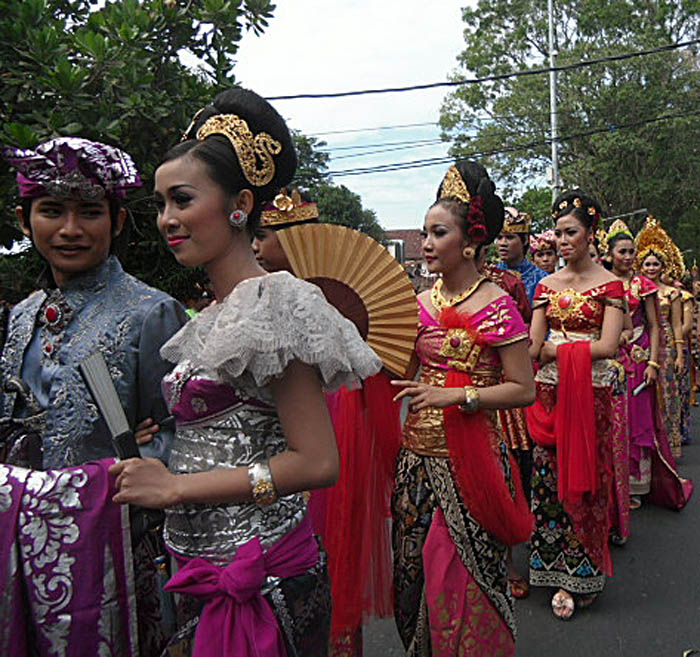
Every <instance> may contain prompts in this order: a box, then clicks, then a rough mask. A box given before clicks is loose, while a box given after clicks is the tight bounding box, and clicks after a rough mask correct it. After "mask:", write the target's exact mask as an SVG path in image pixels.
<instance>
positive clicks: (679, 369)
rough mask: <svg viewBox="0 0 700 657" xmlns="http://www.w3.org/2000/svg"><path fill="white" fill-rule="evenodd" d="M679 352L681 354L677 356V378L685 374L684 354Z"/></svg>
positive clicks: (675, 366) (675, 367)
mask: <svg viewBox="0 0 700 657" xmlns="http://www.w3.org/2000/svg"><path fill="white" fill-rule="evenodd" d="M678 351H679V353H678V355H677V356H676V362H675V363H674V369H675V370H676V376H680V375H681V374H682V373H683V352H682V351H681V350H680V349H679V350H678Z"/></svg>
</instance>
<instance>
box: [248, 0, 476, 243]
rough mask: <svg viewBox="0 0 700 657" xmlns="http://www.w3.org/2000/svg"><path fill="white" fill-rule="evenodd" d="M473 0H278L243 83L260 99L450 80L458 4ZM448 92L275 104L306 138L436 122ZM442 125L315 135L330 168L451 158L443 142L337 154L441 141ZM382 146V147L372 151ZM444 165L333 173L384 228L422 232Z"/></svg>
mask: <svg viewBox="0 0 700 657" xmlns="http://www.w3.org/2000/svg"><path fill="white" fill-rule="evenodd" d="M468 4H470V0H438V2H434V3H427V2H425V0H420V1H419V0H331V1H329V0H280V1H279V2H278V3H277V9H276V10H275V14H274V17H273V19H272V20H271V21H270V26H269V28H268V29H267V30H266V31H265V33H264V34H263V35H262V36H261V37H256V36H253V35H252V34H249V35H246V36H245V37H244V39H243V41H242V43H241V47H240V50H239V52H238V63H237V66H236V76H237V80H238V82H239V83H240V84H242V85H243V86H246V87H249V88H250V89H253V90H254V91H256V92H258V93H260V94H262V95H263V96H278V95H286V94H298V93H324V92H332V91H348V90H356V89H367V88H375V87H389V86H404V85H411V84H420V83H428V82H437V81H442V80H445V79H447V75H448V74H449V73H450V72H452V71H453V70H455V69H456V66H457V60H456V58H457V56H458V54H459V53H460V51H461V50H462V49H463V43H464V42H463V37H462V26H463V24H462V20H461V11H460V10H461V7H463V6H465V5H468ZM445 93H446V90H445V89H436V90H428V91H415V92H408V93H401V94H382V95H377V96H364V97H348V98H339V99H322V100H313V99H309V100H287V101H275V102H274V103H273V104H274V105H275V107H276V108H277V110H278V111H279V112H280V113H281V114H282V115H283V116H284V117H285V118H286V119H287V121H288V123H289V125H290V126H291V127H293V128H296V129H299V130H301V131H302V132H303V133H305V134H307V135H317V134H318V133H327V132H335V131H338V130H358V129H363V128H378V127H379V126H389V125H401V124H412V123H428V122H436V121H437V119H438V116H439V109H440V104H441V101H442V99H443V97H444V95H445ZM438 134H439V132H438V128H437V126H435V125H433V126H423V127H417V128H402V129H391V130H378V129H374V130H370V131H362V132H351V133H346V134H318V137H319V138H320V139H324V140H325V141H326V142H327V143H328V148H329V149H330V150H331V156H332V157H331V161H330V167H329V168H330V170H331V171H339V170H342V169H348V168H354V167H358V166H372V165H376V164H385V163H390V162H401V161H407V160H415V159H423V158H429V157H439V156H443V155H446V153H447V147H446V145H444V144H439V145H432V146H425V147H421V148H412V149H410V150H399V151H395V152H389V153H382V154H377V155H373V156H369V155H367V156H363V157H342V159H338V158H341V156H348V155H354V154H355V153H357V152H359V151H354V150H334V149H338V148H344V147H347V146H356V145H359V144H382V143H386V142H394V141H409V140H418V139H430V138H436V137H438ZM371 150H377V149H371ZM446 169H447V166H446V165H440V166H432V167H425V168H421V169H414V170H408V171H399V172H391V173H374V174H369V175H362V176H348V177H341V176H338V177H335V178H334V182H335V183H337V184H344V185H346V186H347V187H349V188H350V189H351V190H353V191H354V192H356V193H358V194H360V196H361V197H362V202H363V204H364V206H365V207H368V208H371V209H373V210H375V211H376V212H377V215H378V218H379V221H380V223H381V224H382V225H383V226H384V228H388V229H389V228H417V227H419V226H420V225H421V224H422V222H423V216H424V214H425V211H426V209H427V207H428V205H429V204H430V202H431V201H432V200H433V199H434V197H435V192H436V190H437V186H438V184H439V182H440V179H441V177H442V175H443V173H444V171H445V170H446Z"/></svg>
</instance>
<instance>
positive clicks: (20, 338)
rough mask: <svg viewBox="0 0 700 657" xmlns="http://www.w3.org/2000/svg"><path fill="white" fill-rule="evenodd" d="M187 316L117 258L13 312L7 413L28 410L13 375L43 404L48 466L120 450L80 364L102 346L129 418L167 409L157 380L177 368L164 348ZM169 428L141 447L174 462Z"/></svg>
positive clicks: (1, 364)
mask: <svg viewBox="0 0 700 657" xmlns="http://www.w3.org/2000/svg"><path fill="white" fill-rule="evenodd" d="M186 320H187V316H186V315H185V312H184V309H183V308H182V306H181V305H180V304H179V303H178V302H177V301H175V299H173V298H172V297H170V296H168V295H167V294H165V293H164V292H161V291H160V290H155V289H153V288H151V287H148V286H147V285H146V284H145V283H142V282H141V281H139V280H138V279H136V278H134V277H133V276H130V275H129V274H127V273H125V272H124V271H123V269H122V267H121V265H120V264H119V261H118V260H117V259H116V257H114V256H110V257H108V258H107V259H106V260H105V261H104V262H102V263H101V264H100V265H98V266H97V267H96V268H95V269H94V270H91V271H89V272H86V273H85V274H84V275H82V276H80V277H78V278H76V279H73V280H71V281H70V282H68V283H67V284H65V285H64V286H63V287H62V288H60V289H59V288H55V289H53V290H47V291H44V290H42V291H39V292H35V293H34V294H32V295H30V296H29V297H28V298H26V299H24V300H23V301H22V302H21V303H19V304H17V306H15V308H13V309H12V312H11V314H10V320H9V324H8V329H7V341H6V343H5V348H4V350H3V353H2V358H1V359H0V416H2V417H19V416H22V414H23V413H24V412H25V410H24V409H23V408H22V407H21V404H20V403H19V401H18V400H16V399H15V398H16V397H17V395H16V394H14V393H8V392H5V391H4V389H5V383H6V382H7V380H8V379H9V378H10V377H13V376H15V377H21V379H22V380H23V381H24V382H25V383H26V384H27V385H28V386H29V388H30V389H31V391H32V393H33V395H34V397H35V398H36V400H37V402H38V404H39V406H40V407H41V408H42V409H44V410H45V416H44V421H43V431H42V448H43V468H44V469H49V468H62V467H67V466H73V465H79V464H82V463H86V462H88V461H92V460H95V459H101V458H107V457H110V456H114V455H115V453H114V449H113V448H112V443H111V439H110V436H109V433H108V431H107V427H106V425H105V423H104V421H103V420H102V417H101V416H100V415H99V412H98V410H97V408H96V406H95V404H94V403H93V401H92V398H91V396H90V393H89V392H88V390H87V388H86V386H85V383H84V382H83V379H82V376H81V374H80V371H79V369H78V365H79V364H80V362H81V361H82V360H83V359H85V358H86V357H87V356H89V355H90V354H92V353H93V352H95V351H97V350H99V351H101V352H102V354H103V356H104V357H105V360H106V361H107V366H108V368H109V371H110V373H111V375H112V379H113V380H114V384H115V387H116V389H117V393H118V394H119V398H120V400H121V403H122V406H123V407H124V410H125V412H126V416H127V418H128V420H129V423H130V425H131V426H132V427H134V426H135V425H136V424H137V423H138V422H140V421H141V420H143V419H144V418H147V417H152V418H154V419H156V421H158V420H161V419H163V418H164V417H166V416H167V415H168V411H167V407H166V405H165V402H164V400H163V397H162V393H161V387H160V382H161V379H162V377H163V376H164V375H165V374H166V373H167V372H168V371H169V370H170V369H171V368H172V365H171V364H169V363H167V362H166V361H165V360H163V359H162V358H161V357H160V353H159V350H160V347H161V346H162V345H163V343H164V342H166V341H167V340H168V339H169V338H170V337H171V336H172V335H173V334H174V333H176V332H177V331H178V330H179V329H180V327H181V326H182V325H183V324H184V323H185V321H186ZM171 440H172V433H171V432H167V431H162V432H161V433H160V434H159V435H157V436H156V438H155V440H154V441H153V442H152V443H151V444H149V445H147V446H145V447H144V448H142V449H141V451H142V454H143V455H145V456H158V457H161V458H167V455H168V452H169V449H170V443H171Z"/></svg>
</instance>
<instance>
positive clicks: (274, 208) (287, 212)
mask: <svg viewBox="0 0 700 657" xmlns="http://www.w3.org/2000/svg"><path fill="white" fill-rule="evenodd" d="M312 219H318V206H317V205H316V204H315V203H306V202H304V201H303V200H302V198H301V194H299V190H298V189H294V190H292V194H291V196H289V195H288V194H287V190H286V189H284V188H283V189H282V191H281V192H280V193H279V194H277V196H275V200H274V201H272V203H271V204H270V205H268V206H267V207H266V208H265V210H264V211H263V213H262V216H261V218H260V226H261V227H262V228H272V227H274V226H282V225H284V224H298V223H302V222H304V221H311V220H312Z"/></svg>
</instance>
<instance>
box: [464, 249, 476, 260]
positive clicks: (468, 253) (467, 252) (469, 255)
mask: <svg viewBox="0 0 700 657" xmlns="http://www.w3.org/2000/svg"><path fill="white" fill-rule="evenodd" d="M475 253H476V251H475V250H474V247H473V246H465V247H464V248H463V249H462V257H463V258H464V259H465V260H473V259H474V254H475Z"/></svg>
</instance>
